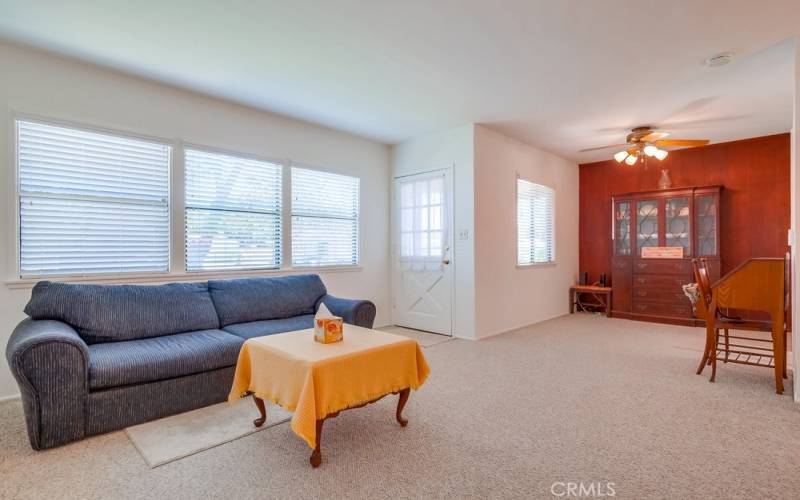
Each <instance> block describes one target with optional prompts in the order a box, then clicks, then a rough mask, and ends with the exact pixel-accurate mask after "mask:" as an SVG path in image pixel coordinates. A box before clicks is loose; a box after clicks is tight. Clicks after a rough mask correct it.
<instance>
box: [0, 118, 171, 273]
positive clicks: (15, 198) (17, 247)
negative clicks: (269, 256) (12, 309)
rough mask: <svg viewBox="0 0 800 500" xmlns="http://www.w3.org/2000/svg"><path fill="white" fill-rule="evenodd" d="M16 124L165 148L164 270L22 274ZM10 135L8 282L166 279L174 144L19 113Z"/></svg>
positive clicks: (143, 135) (168, 258) (169, 238)
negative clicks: (11, 230)
mask: <svg viewBox="0 0 800 500" xmlns="http://www.w3.org/2000/svg"><path fill="white" fill-rule="evenodd" d="M17 122H28V123H36V124H41V125H50V126H53V127H62V128H69V129H73V130H79V131H84V132H90V133H96V134H104V135H111V136H117V137H121V138H124V139H131V140H137V141H143V142H150V143H153V144H158V145H162V146H167V147H169V148H170V154H169V165H168V166H167V219H168V221H167V227H168V228H169V237H168V246H167V252H168V257H167V269H166V270H165V271H148V272H142V271H120V272H114V273H73V274H42V275H36V276H24V275H23V273H22V241H21V234H22V220H21V213H20V198H21V194H20V185H19V183H20V171H19V132H18V128H17ZM9 129H10V135H11V141H10V144H12V145H13V147H11V148H9V149H10V151H11V155H12V157H11V161H10V164H11V165H13V168H11V169H9V170H10V171H11V182H10V183H9V190H12V191H13V194H12V195H11V196H8V200H9V203H10V204H11V205H12V207H9V210H8V213H9V218H13V220H11V221H9V224H8V227H9V228H14V237H13V238H9V245H12V246H13V250H11V251H10V252H9V258H10V259H9V260H12V259H13V262H10V263H9V269H12V270H13V272H14V274H15V277H14V279H13V280H12V281H10V282H7V284H8V283H14V282H19V283H23V284H25V283H29V282H32V283H36V282H38V281H42V280H47V279H53V280H59V281H73V280H76V281H83V280H88V281H104V280H106V279H125V280H127V279H128V278H129V277H130V278H133V279H135V278H136V277H138V276H143V275H147V276H151V275H156V276H166V275H169V274H171V271H172V260H173V258H172V257H173V252H174V248H173V243H174V233H173V232H172V227H173V218H174V217H173V215H174V213H173V203H172V202H173V192H172V191H173V184H174V177H173V171H174V166H175V155H176V151H177V147H176V144H175V141H170V140H168V139H163V138H159V137H155V136H150V135H145V134H140V133H135V132H129V131H121V130H117V129H112V128H106V127H98V126H92V125H86V124H82V123H75V122H72V121H67V120H59V119H54V118H46V117H41V116H37V115H32V114H28V113H20V112H12V113H11V116H10V127H9Z"/></svg>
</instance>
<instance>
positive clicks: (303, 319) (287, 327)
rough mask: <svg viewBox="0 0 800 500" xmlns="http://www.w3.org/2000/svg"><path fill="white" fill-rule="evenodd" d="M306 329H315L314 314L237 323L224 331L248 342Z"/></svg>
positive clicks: (224, 328)
mask: <svg viewBox="0 0 800 500" xmlns="http://www.w3.org/2000/svg"><path fill="white" fill-rule="evenodd" d="M306 328H314V315H313V314H304V315H302V316H295V317H293V318H284V319H265V320H264V321H251V322H249V323H237V324H235V325H228V326H226V327H223V328H222V329H223V330H225V331H226V332H229V333H231V334H233V335H236V336H237V337H241V338H243V339H245V340H246V339H251V338H253V337H263V336H265V335H275V334H276V333H284V332H293V331H295V330H305V329H306Z"/></svg>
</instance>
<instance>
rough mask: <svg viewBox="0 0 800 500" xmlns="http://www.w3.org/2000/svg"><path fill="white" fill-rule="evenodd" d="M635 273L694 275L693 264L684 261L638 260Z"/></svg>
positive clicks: (634, 266)
mask: <svg viewBox="0 0 800 500" xmlns="http://www.w3.org/2000/svg"><path fill="white" fill-rule="evenodd" d="M633 272H634V273H652V274H681V275H691V274H692V263H691V262H690V261H688V260H684V259H638V260H636V261H635V262H634V263H633Z"/></svg>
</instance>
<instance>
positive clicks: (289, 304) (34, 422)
mask: <svg viewBox="0 0 800 500" xmlns="http://www.w3.org/2000/svg"><path fill="white" fill-rule="evenodd" d="M322 303H324V304H325V305H326V306H327V307H328V309H330V311H331V312H332V313H334V314H336V315H338V316H342V317H343V318H344V320H345V322H347V323H350V324H354V325H359V326H363V327H367V328H371V327H372V323H373V321H374V319H375V305H374V304H373V303H372V302H370V301H367V300H349V299H341V298H337V297H333V296H331V295H328V294H327V291H326V289H325V285H324V284H323V283H322V280H321V279H320V278H319V276H317V275H300V276H287V277H276V278H248V279H235V280H212V281H208V282H207V283H205V282H204V283H171V284H167V285H157V286H138V285H84V284H65V283H54V282H49V281H43V282H40V283H37V284H36V286H35V287H34V288H33V291H32V293H31V299H30V302H28V305H27V306H26V307H25V313H26V314H27V315H28V316H29V318H27V319H25V320H23V321H22V322H21V323H20V324H19V325H18V326H17V327H16V329H15V330H14V332H13V333H12V334H11V338H10V339H9V341H8V345H7V347H6V359H7V360H8V364H9V366H10V367H11V371H12V373H13V374H14V377H15V378H16V380H17V383H18V384H19V388H20V392H21V394H22V404H23V408H24V411H25V420H26V424H27V429H28V438H29V439H30V443H31V446H32V447H33V448H34V449H37V450H39V449H44V448H50V447H53V446H57V445H61V444H64V443H68V442H70V441H75V440H78V439H81V438H83V437H86V436H91V435H95V434H100V433H103V432H109V431H113V430H117V429H122V428H124V427H127V426H130V425H134V424H138V423H141V422H145V421H148V420H152V419H156V418H160V417H164V416H167V415H172V414H175V413H180V412H184V411H188V410H191V409H195V408H199V407H202V406H207V405H210V404H213V403H219V402H221V401H225V400H226V398H227V396H228V392H229V390H230V387H231V383H232V381H233V374H234V369H235V366H236V360H237V357H238V355H239V348H240V347H241V345H242V344H243V343H244V341H245V339H248V338H251V337H258V336H263V335H272V334H275V333H280V332H288V331H293V330H300V329H305V328H311V327H313V317H314V313H315V312H316V310H317V309H318V308H319V306H320V304H322Z"/></svg>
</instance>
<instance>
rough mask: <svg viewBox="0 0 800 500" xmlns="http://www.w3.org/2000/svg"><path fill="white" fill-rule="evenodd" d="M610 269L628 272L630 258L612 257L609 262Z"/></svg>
mask: <svg viewBox="0 0 800 500" xmlns="http://www.w3.org/2000/svg"><path fill="white" fill-rule="evenodd" d="M611 269H612V270H613V271H617V272H625V271H627V272H630V270H631V260H630V259H614V261H613V262H612V264H611Z"/></svg>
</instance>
